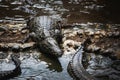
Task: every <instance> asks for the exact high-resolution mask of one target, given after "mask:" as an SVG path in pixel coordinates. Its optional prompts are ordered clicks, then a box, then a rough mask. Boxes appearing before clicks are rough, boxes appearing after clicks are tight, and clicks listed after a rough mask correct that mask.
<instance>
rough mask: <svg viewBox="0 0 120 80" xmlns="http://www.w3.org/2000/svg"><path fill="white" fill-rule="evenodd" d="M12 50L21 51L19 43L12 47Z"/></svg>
mask: <svg viewBox="0 0 120 80" xmlns="http://www.w3.org/2000/svg"><path fill="white" fill-rule="evenodd" d="M12 51H13V52H19V51H20V46H19V45H17V44H16V45H14V46H13V47H12Z"/></svg>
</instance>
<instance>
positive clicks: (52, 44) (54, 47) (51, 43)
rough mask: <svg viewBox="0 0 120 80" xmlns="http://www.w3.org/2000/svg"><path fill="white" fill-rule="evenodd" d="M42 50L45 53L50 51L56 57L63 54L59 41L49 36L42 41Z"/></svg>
mask: <svg viewBox="0 0 120 80" xmlns="http://www.w3.org/2000/svg"><path fill="white" fill-rule="evenodd" d="M40 50H41V52H43V53H48V54H50V55H54V56H56V57H60V56H61V55H62V51H61V49H60V47H59V45H58V43H57V42H56V40H55V39H54V38H52V37H48V38H46V39H45V40H43V41H42V42H41V43H40Z"/></svg>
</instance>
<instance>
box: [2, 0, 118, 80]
mask: <svg viewBox="0 0 120 80" xmlns="http://www.w3.org/2000/svg"><path fill="white" fill-rule="evenodd" d="M110 3H112V1H111V2H110ZM114 3H117V2H114ZM111 6H112V7H111ZM118 7H119V6H118V4H116V6H115V5H112V4H109V3H107V0H106V1H100V0H98V1H97V0H90V1H85V0H0V23H2V24H3V23H4V24H6V23H12V24H13V23H25V22H26V20H27V18H28V17H29V16H31V15H32V16H43V15H44V16H46V17H43V18H42V19H43V25H46V26H47V25H48V24H46V23H50V22H49V21H50V20H48V18H47V16H52V17H53V18H55V19H58V20H65V21H64V22H65V23H67V24H73V23H87V22H93V23H120V16H119V13H120V11H119V9H118ZM114 9H115V10H114ZM46 21H47V22H46ZM20 55H21V57H20V59H21V61H22V64H21V68H22V74H21V75H20V76H18V77H15V78H13V79H11V80H27V79H32V78H34V79H35V80H72V78H71V77H70V76H69V74H68V73H67V64H68V62H69V61H70V60H71V57H72V55H63V56H62V57H61V58H59V59H58V60H51V59H50V58H48V57H46V56H45V55H43V54H41V53H40V52H37V51H32V52H26V53H20Z"/></svg>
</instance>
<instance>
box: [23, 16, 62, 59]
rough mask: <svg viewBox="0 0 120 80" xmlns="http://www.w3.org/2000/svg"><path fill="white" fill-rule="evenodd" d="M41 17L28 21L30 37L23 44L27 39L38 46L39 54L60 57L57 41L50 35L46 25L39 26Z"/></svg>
mask: <svg viewBox="0 0 120 80" xmlns="http://www.w3.org/2000/svg"><path fill="white" fill-rule="evenodd" d="M40 19H41V16H39V17H34V18H32V19H31V20H30V21H28V28H29V31H30V35H29V36H28V37H27V38H26V39H25V40H24V41H23V42H25V41H26V40H27V39H28V38H29V37H31V39H33V41H35V42H36V43H37V44H38V48H39V49H40V51H41V52H43V53H47V54H50V55H54V56H55V57H60V56H61V55H62V51H61V49H60V47H59V45H58V43H57V41H56V40H55V39H54V38H53V36H52V35H51V34H50V31H49V30H48V29H47V28H46V27H47V26H46V25H41V20H40Z"/></svg>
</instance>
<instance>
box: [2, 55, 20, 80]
mask: <svg viewBox="0 0 120 80" xmlns="http://www.w3.org/2000/svg"><path fill="white" fill-rule="evenodd" d="M11 59H12V61H13V62H14V64H15V66H16V67H15V69H13V70H9V71H0V80H7V79H9V78H12V77H16V76H18V75H19V74H21V68H20V64H21V62H20V60H19V59H18V58H17V56H15V55H13V54H12V55H11Z"/></svg>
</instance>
